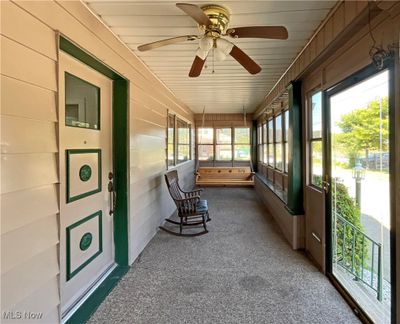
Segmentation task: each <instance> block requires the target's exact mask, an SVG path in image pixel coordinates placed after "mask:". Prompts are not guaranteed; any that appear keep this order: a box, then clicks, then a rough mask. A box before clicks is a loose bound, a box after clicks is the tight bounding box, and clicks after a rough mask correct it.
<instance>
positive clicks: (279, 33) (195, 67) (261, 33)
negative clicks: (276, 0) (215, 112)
mask: <svg viewBox="0 0 400 324" xmlns="http://www.w3.org/2000/svg"><path fill="white" fill-rule="evenodd" d="M176 6H177V7H178V8H179V9H181V10H182V11H183V12H185V13H186V14H187V15H189V16H190V17H192V18H193V19H194V20H195V21H196V22H197V23H198V24H199V29H200V31H201V33H202V35H201V36H199V35H185V36H178V37H173V38H167V39H164V40H160V41H156V42H153V43H148V44H144V45H140V46H138V50H139V51H148V50H151V49H155V48H158V47H161V46H166V45H171V44H176V43H180V42H185V41H194V40H200V41H199V48H198V49H197V52H196V56H195V58H194V61H193V64H192V67H191V69H190V72H189V77H198V76H199V75H200V74H201V71H202V69H203V66H204V63H205V61H206V59H207V56H208V54H209V52H210V50H211V49H213V52H214V58H215V59H216V60H221V61H222V60H224V59H225V57H226V56H227V55H230V56H232V57H233V58H234V59H235V60H236V61H238V62H239V63H240V64H241V65H242V66H243V67H244V68H245V69H246V70H247V71H248V72H249V73H251V74H257V73H259V72H260V71H261V67H260V66H259V65H258V64H257V63H256V62H254V61H253V60H252V59H251V58H250V57H249V56H248V55H247V54H246V53H244V52H243V51H242V50H241V49H240V48H239V47H237V46H236V45H235V44H233V43H231V42H230V41H228V40H227V39H225V38H222V36H229V37H231V38H270V39H287V38H288V32H287V29H286V28H285V27H283V26H249V27H236V28H228V24H229V18H230V14H229V11H228V10H227V9H226V8H224V7H222V6H219V5H205V6H203V7H198V6H196V5H194V4H189V3H177V4H176Z"/></svg>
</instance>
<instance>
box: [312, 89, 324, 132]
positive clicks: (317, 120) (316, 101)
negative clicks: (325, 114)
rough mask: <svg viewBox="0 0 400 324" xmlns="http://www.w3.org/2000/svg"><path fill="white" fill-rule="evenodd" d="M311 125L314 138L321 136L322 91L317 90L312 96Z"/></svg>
mask: <svg viewBox="0 0 400 324" xmlns="http://www.w3.org/2000/svg"><path fill="white" fill-rule="evenodd" d="M311 127H312V136H311V137H312V138H321V137H322V134H321V129H322V93H321V92H317V93H315V94H314V95H313V96H312V97H311Z"/></svg>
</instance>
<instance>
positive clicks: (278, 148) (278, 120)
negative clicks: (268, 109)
mask: <svg viewBox="0 0 400 324" xmlns="http://www.w3.org/2000/svg"><path fill="white" fill-rule="evenodd" d="M274 120H275V143H274V144H275V168H276V169H278V170H279V171H283V147H282V139H283V136H282V114H280V115H277V116H276V117H275V118H274Z"/></svg>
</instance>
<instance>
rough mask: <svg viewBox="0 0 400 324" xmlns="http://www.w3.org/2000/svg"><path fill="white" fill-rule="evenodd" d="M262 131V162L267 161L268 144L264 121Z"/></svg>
mask: <svg viewBox="0 0 400 324" xmlns="http://www.w3.org/2000/svg"><path fill="white" fill-rule="evenodd" d="M262 130H263V131H262V133H263V138H262V143H263V154H264V155H263V162H264V163H267V159H268V145H267V123H264V124H263V125H262Z"/></svg>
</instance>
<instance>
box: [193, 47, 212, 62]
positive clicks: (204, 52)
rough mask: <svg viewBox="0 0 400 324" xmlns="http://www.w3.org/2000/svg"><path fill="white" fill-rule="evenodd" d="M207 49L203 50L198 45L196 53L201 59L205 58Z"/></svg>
mask: <svg viewBox="0 0 400 324" xmlns="http://www.w3.org/2000/svg"><path fill="white" fill-rule="evenodd" d="M208 52H209V51H204V50H202V49H201V48H200V47H199V48H198V49H197V52H196V55H197V56H198V57H200V58H201V59H202V60H203V61H204V60H205V59H206V57H207V55H208Z"/></svg>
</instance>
